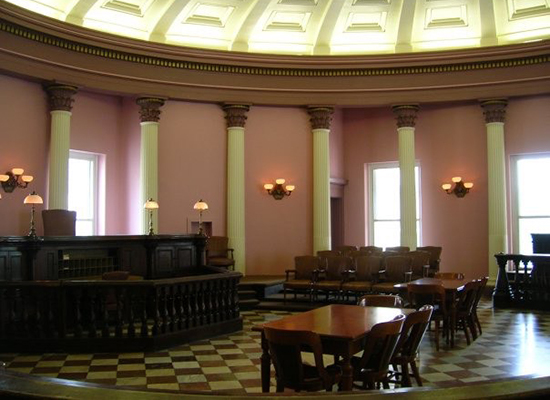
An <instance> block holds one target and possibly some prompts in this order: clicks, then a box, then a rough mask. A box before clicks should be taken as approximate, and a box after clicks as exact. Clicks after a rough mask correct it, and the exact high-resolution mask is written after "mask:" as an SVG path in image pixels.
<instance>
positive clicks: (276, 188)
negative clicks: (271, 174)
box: [264, 178, 296, 200]
mask: <svg viewBox="0 0 550 400" xmlns="http://www.w3.org/2000/svg"><path fill="white" fill-rule="evenodd" d="M284 183H285V180H284V179H282V178H279V179H276V180H275V185H273V184H272V183H266V184H265V185H264V189H265V190H267V193H268V194H270V195H271V196H273V198H274V199H275V200H281V199H282V198H283V197H285V196H290V195H291V194H292V191H293V190H294V189H296V186H294V185H286V186H285V187H283V184H284Z"/></svg>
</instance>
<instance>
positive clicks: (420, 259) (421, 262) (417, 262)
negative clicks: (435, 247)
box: [407, 250, 430, 280]
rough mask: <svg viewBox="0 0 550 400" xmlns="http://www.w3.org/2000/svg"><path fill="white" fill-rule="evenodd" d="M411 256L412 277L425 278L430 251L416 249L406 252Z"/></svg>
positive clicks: (428, 267)
mask: <svg viewBox="0 0 550 400" xmlns="http://www.w3.org/2000/svg"><path fill="white" fill-rule="evenodd" d="M407 255H408V256H409V257H411V271H412V279H413V280H414V279H419V278H426V277H428V272H429V269H430V253H428V252H427V251H422V250H416V251H410V252H409V253H408V254H407Z"/></svg>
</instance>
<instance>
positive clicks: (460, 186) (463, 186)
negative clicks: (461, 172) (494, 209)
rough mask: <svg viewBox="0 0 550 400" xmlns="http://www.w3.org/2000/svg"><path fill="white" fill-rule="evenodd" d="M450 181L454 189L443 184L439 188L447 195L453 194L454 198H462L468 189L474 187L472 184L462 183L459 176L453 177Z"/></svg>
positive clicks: (450, 185)
mask: <svg viewBox="0 0 550 400" xmlns="http://www.w3.org/2000/svg"><path fill="white" fill-rule="evenodd" d="M451 181H452V182H453V183H454V187H453V185H452V184H450V183H444V184H443V185H441V188H442V189H443V190H444V191H445V192H447V194H454V195H455V196H456V197H464V196H466V194H468V192H470V189H471V188H473V187H474V184H473V183H472V182H463V181H462V178H461V177H460V176H454V177H453V178H451Z"/></svg>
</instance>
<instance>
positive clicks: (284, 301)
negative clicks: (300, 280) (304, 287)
mask: <svg viewBox="0 0 550 400" xmlns="http://www.w3.org/2000/svg"><path fill="white" fill-rule="evenodd" d="M283 304H286V287H284V286H283Z"/></svg>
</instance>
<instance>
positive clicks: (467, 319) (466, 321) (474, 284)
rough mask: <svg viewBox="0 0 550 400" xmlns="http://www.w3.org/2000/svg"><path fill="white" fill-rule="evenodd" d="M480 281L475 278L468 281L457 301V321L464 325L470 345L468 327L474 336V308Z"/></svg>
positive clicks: (467, 341) (458, 323) (463, 328)
mask: <svg viewBox="0 0 550 400" xmlns="http://www.w3.org/2000/svg"><path fill="white" fill-rule="evenodd" d="M480 283H481V282H480V281H478V280H473V281H470V282H467V283H466V284H465V285H464V288H463V289H462V290H461V291H460V292H459V293H458V299H457V302H456V321H457V329H458V326H459V325H460V326H462V330H463V331H464V335H465V336H466V343H467V344H468V345H470V335H469V333H468V328H469V329H470V332H472V337H473V336H474V334H475V329H476V328H475V326H474V319H473V318H472V313H473V308H474V304H475V301H476V296H477V289H478V287H479V285H480Z"/></svg>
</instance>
